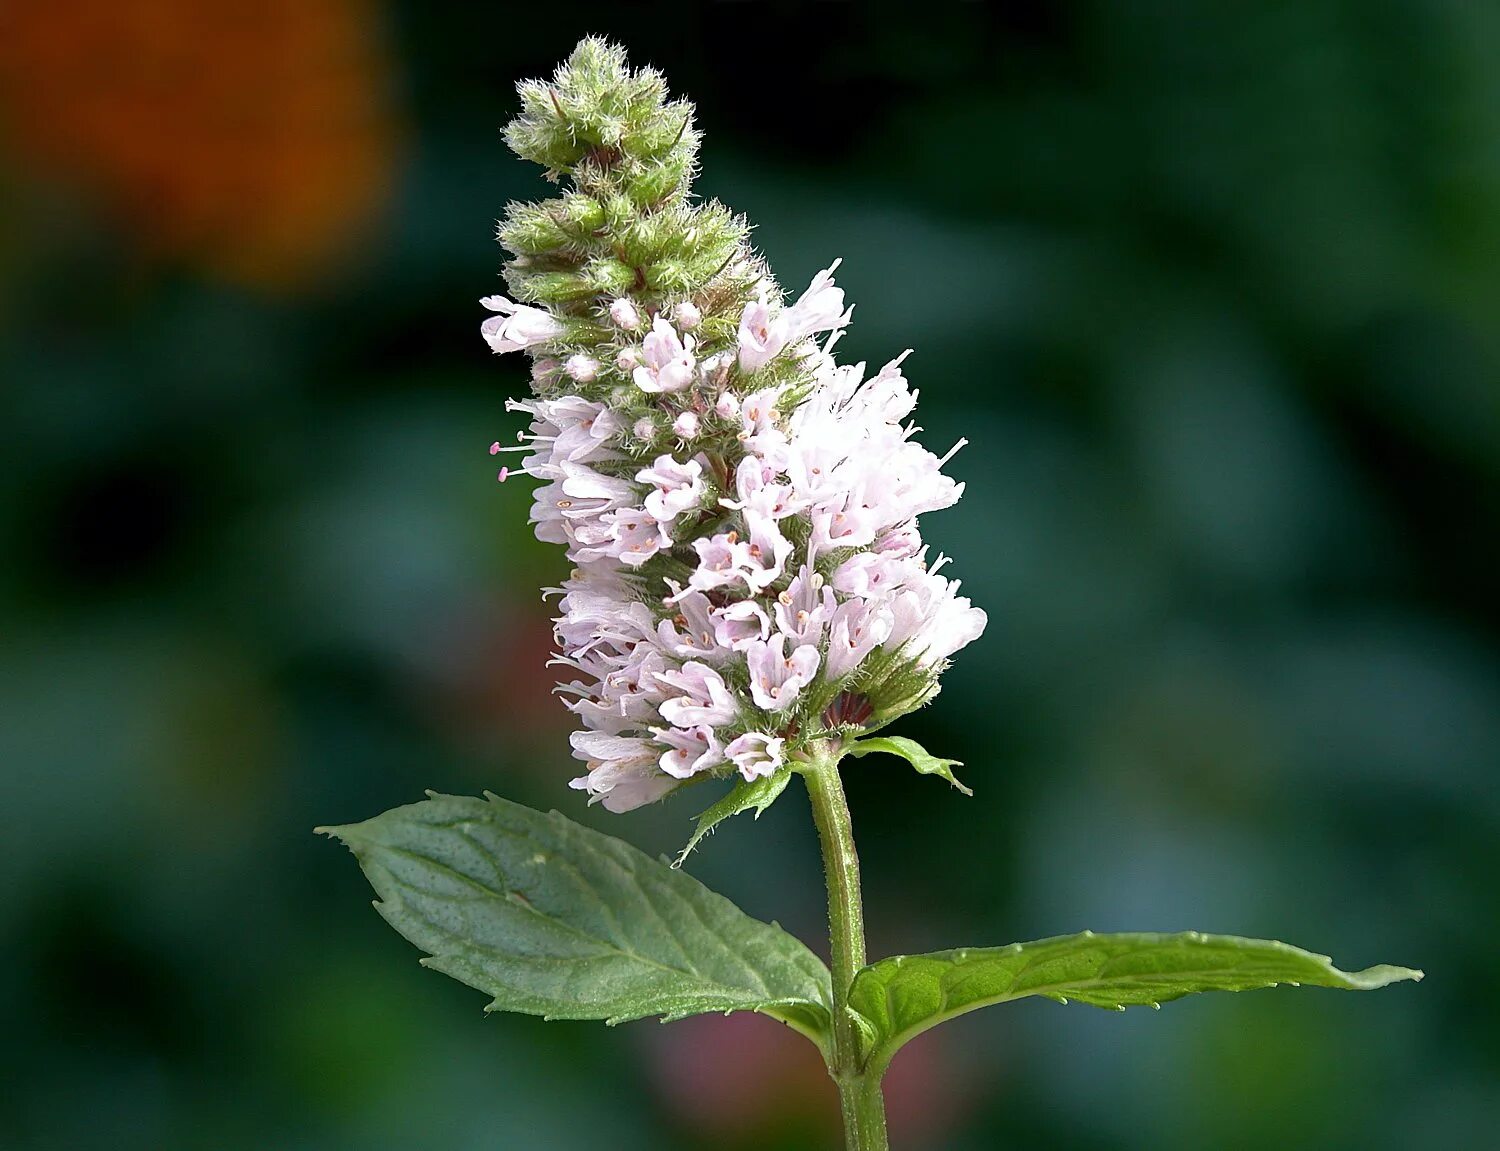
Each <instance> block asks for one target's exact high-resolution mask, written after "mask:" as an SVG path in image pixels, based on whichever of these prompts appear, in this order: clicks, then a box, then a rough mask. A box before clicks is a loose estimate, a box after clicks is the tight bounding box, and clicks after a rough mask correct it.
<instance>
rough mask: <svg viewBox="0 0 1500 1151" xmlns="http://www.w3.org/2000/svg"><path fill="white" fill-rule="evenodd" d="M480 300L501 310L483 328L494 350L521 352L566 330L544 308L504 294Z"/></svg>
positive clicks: (481, 329)
mask: <svg viewBox="0 0 1500 1151" xmlns="http://www.w3.org/2000/svg"><path fill="white" fill-rule="evenodd" d="M479 302H480V303H481V304H483V305H484V306H485V307H486V308H488V309H489V310H490V311H492V312H499V313H500V314H499V315H498V316H491V317H490V318H489V319H488V320H486V321H485V322H484V323H483V324H481V325H480V328H479V330H480V332H481V334H483V336H484V338H485V339H486V340H487V341H489V345H490V350H491V351H493V352H496V353H499V352H519V351H521V350H522V349H523V348H529V347H531V346H532V345H533V344H540V343H545V342H546V341H547V340H550V339H552V338H553V337H554V336H556V335H558V334H559V333H561V332H562V330H563V326H562V324H561V323H559V322H558V321H557V320H556V319H554V318H553V316H552V314H551V313H550V312H547V311H544V310H543V309H541V308H528V307H526V306H525V305H524V304H516V303H512V302H511V301H510V300H507V299H506V298H505V297H504V296H486V297H485V298H484V299H482V300H480V301H479Z"/></svg>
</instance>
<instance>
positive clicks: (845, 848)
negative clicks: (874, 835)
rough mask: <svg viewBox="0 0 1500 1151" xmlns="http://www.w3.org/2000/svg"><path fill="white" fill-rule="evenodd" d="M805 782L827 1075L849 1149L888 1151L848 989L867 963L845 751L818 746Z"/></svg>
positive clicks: (875, 1080) (874, 1080) (881, 1109)
mask: <svg viewBox="0 0 1500 1151" xmlns="http://www.w3.org/2000/svg"><path fill="white" fill-rule="evenodd" d="M811 750H812V755H811V757H810V758H809V760H808V762H807V765H806V767H805V768H804V769H803V770H802V778H803V779H804V780H806V781H807V794H808V797H809V798H810V799H811V800H812V812H813V822H814V823H815V824H817V827H818V840H819V842H820V843H821V844H822V847H823V870H824V874H825V876H826V877H827V880H828V935H829V942H830V944H831V953H832V954H831V958H832V961H833V962H832V969H833V1050H832V1052H831V1055H830V1059H829V1072H830V1073H831V1074H832V1075H833V1081H834V1082H835V1083H837V1084H838V1089H839V1102H840V1104H841V1106H842V1107H843V1112H844V1138H845V1145H846V1147H847V1148H848V1151H887V1148H888V1147H889V1143H888V1142H887V1140H886V1132H885V1099H884V1097H883V1096H882V1095H881V1092H880V1078H879V1076H878V1075H876V1076H870V1075H868V1074H866V1072H865V1068H864V1066H863V1060H862V1058H861V1054H860V1037H859V1032H858V1030H857V1029H856V1027H855V1025H854V1019H853V1017H852V1016H851V1015H850V1014H849V1010H848V1003H849V985H850V984H851V983H853V982H854V976H855V975H856V974H857V973H858V972H859V970H860V968H862V967H863V966H864V965H865V912H864V904H863V902H862V901H861V899H860V893H859V857H858V856H857V855H856V854H855V852H854V824H853V822H852V821H851V820H850V818H849V804H848V802H847V801H846V800H845V799H844V786H843V783H842V782H841V781H840V779H839V760H840V758H842V756H843V749H842V747H841V746H840V745H839V744H838V743H836V742H835V743H830V744H827V745H824V746H821V747H818V746H815V747H814V748H812V749H811Z"/></svg>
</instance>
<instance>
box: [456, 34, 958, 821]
mask: <svg viewBox="0 0 1500 1151" xmlns="http://www.w3.org/2000/svg"><path fill="white" fill-rule="evenodd" d="M521 94H522V102H523V112H522V115H521V116H520V117H519V118H518V120H517V121H516V122H515V123H513V124H512V125H511V126H510V128H509V129H508V130H507V139H508V140H510V141H511V143H512V145H513V146H514V147H515V148H516V150H517V151H518V152H520V153H521V154H522V155H525V156H529V157H530V158H533V159H538V160H539V161H541V162H542V163H544V164H546V165H547V166H548V167H549V169H551V171H552V173H553V175H554V176H555V177H564V176H566V177H569V178H571V180H572V182H573V184H574V190H572V191H570V192H569V193H568V194H566V195H565V196H563V197H562V198H561V199H560V200H554V201H550V202H548V203H544V204H540V205H521V206H517V207H513V208H512V209H511V212H510V215H509V221H508V223H507V224H505V225H503V226H502V229H501V239H502V241H503V242H504V243H506V244H507V246H508V247H510V248H511V250H512V251H513V252H514V253H516V259H514V260H513V261H512V262H511V264H510V266H509V267H508V269H507V282H508V283H509V284H510V286H511V288H512V291H513V294H514V295H516V296H517V297H518V298H519V300H518V302H513V301H511V300H510V299H507V298H505V297H501V296H492V297H489V298H487V299H486V300H484V301H482V302H483V303H484V304H485V306H486V307H488V308H489V309H490V310H491V311H493V312H494V313H495V315H493V316H492V317H490V318H489V319H488V320H486V321H485V322H484V325H483V328H482V332H483V335H484V337H485V339H486V340H487V341H488V342H489V344H490V346H491V348H492V349H493V350H494V351H496V352H508V351H515V350H519V349H526V350H527V351H529V352H530V353H531V354H532V356H533V357H534V363H533V372H532V378H533V381H534V393H535V394H534V396H533V397H532V398H530V399H527V400H521V401H512V402H511V403H510V404H509V406H510V407H511V408H512V409H515V410H520V411H523V412H525V413H527V414H528V415H529V416H530V417H531V425H530V430H529V431H528V432H527V433H524V434H523V441H524V442H523V445H522V446H521V447H520V448H517V449H511V450H518V451H524V452H525V453H526V454H525V458H524V461H523V463H522V465H521V470H524V471H525V472H526V473H527V474H529V475H531V476H533V477H535V478H536V479H537V480H539V481H540V487H539V488H538V489H537V492H536V501H535V504H534V505H533V507H532V512H531V519H532V522H533V523H534V524H535V525H536V532H537V535H538V537H539V538H541V539H543V540H547V541H551V542H555V543H559V544H562V545H564V547H566V549H567V554H568V558H569V559H570V560H571V561H572V563H573V565H574V569H573V571H572V574H571V575H570V576H569V578H568V579H567V580H566V581H565V582H564V583H563V585H562V586H561V587H560V588H556V589H552V590H553V591H555V592H556V593H557V594H558V595H559V597H560V599H559V603H558V606H559V614H558V616H557V618H556V621H555V636H556V640H557V644H558V649H559V651H558V656H557V661H556V662H558V663H559V664H561V665H563V666H566V667H567V668H569V669H571V673H572V677H571V678H570V679H569V680H568V682H566V683H564V684H562V685H560V687H559V691H560V692H561V693H562V694H563V695H564V696H565V697H566V704H567V706H568V707H569V709H570V710H572V711H573V712H574V714H575V715H576V716H577V717H578V720H579V722H580V725H581V727H580V730H578V731H576V732H575V733H574V735H573V737H572V744H573V749H574V753H575V755H576V756H577V758H578V759H580V760H581V761H583V763H584V764H585V771H584V773H583V774H582V775H580V776H579V777H578V778H577V779H575V780H574V781H573V786H574V787H576V788H579V789H582V790H586V791H588V792H589V794H590V796H591V797H593V798H595V799H597V800H600V801H602V802H603V803H604V805H605V806H606V807H608V808H609V809H610V810H613V811H624V810H628V809H630V808H633V807H637V806H640V805H641V804H644V803H648V802H651V801H653V800H655V799H658V798H660V797H661V796H663V795H665V794H667V793H668V792H670V791H672V790H673V789H675V788H677V787H679V786H681V785H682V784H683V783H684V782H686V781H688V780H693V779H697V778H702V777H707V776H722V775H729V774H732V773H733V774H737V775H738V776H740V777H742V778H743V779H745V780H755V779H758V778H762V777H765V776H769V775H771V774H773V773H775V772H776V771H778V770H780V769H781V768H782V767H783V766H784V765H785V764H786V763H787V762H788V760H789V759H790V758H792V757H794V756H796V755H797V753H798V751H799V749H800V748H801V747H802V746H803V745H804V744H805V743H807V742H808V741H809V740H811V739H814V738H817V737H819V736H823V735H825V734H826V733H828V732H854V731H860V730H864V729H866V728H868V727H870V726H873V725H876V724H882V723H885V722H887V721H889V720H890V719H891V718H893V717H894V716H897V715H900V714H902V713H904V712H906V711H910V710H912V709H913V708H915V707H919V706H921V704H923V703H924V702H926V701H927V700H928V699H929V698H931V696H932V695H933V694H934V693H935V692H936V691H937V686H938V676H939V674H940V673H941V671H942V669H943V668H944V666H945V665H946V662H947V659H948V657H949V656H951V655H952V654H953V653H954V652H955V651H957V650H958V649H959V648H961V647H963V646H964V645H965V644H967V643H969V642H970V641H971V640H973V639H974V638H975V637H977V636H978V635H979V634H980V632H981V631H982V630H983V628H984V624H985V616H984V613H983V612H982V611H980V610H979V609H978V608H975V607H973V606H972V605H971V604H970V603H969V601H968V599H966V598H965V597H963V596H961V595H959V594H958V590H959V589H958V584H957V583H956V582H954V581H950V580H949V579H947V578H946V577H945V576H944V575H943V574H941V569H942V568H943V567H944V566H945V563H946V560H945V559H944V558H943V557H941V556H939V557H936V558H934V559H929V556H928V550H927V548H926V547H925V546H924V545H923V543H922V538H921V535H920V532H919V530H918V517H919V516H921V515H923V514H924V513H927V512H931V511H936V510H938V509H940V508H945V507H949V506H951V505H952V504H953V503H954V502H956V501H957V500H958V498H959V496H960V495H961V494H962V491H963V485H962V484H959V483H955V482H954V481H953V480H952V479H950V478H949V477H948V476H946V475H944V474H943V471H942V467H943V465H944V463H946V462H947V459H948V456H951V455H952V452H951V451H950V452H949V453H948V456H944V457H942V458H939V457H937V456H935V455H933V454H932V453H931V452H929V451H928V450H927V449H926V448H924V447H922V446H921V445H920V444H919V443H918V442H917V441H916V440H915V439H914V438H913V432H914V431H915V428H914V427H913V425H911V424H910V423H909V422H907V421H908V417H909V416H910V414H911V412H912V409H913V407H914V405H915V403H916V394H915V393H914V392H913V391H911V389H910V388H909V386H908V383H907V380H906V378H905V376H904V375H903V373H902V360H904V358H905V357H904V356H903V357H901V358H900V359H897V360H894V361H892V362H891V363H889V364H886V365H885V366H884V367H883V368H882V369H881V370H880V371H879V372H877V373H875V374H874V375H873V376H871V377H869V378H868V379H866V378H865V377H866V372H865V367H864V365H863V364H855V365H847V366H840V365H838V364H837V363H836V362H835V360H834V358H833V356H832V354H831V353H832V349H833V345H834V344H835V343H836V342H837V339H838V336H839V334H840V332H841V331H842V330H843V329H844V328H845V327H846V326H847V325H848V323H849V322H850V318H851V309H848V308H846V307H845V303H844V293H843V290H842V289H841V288H839V287H838V285H837V283H836V282H835V280H834V271H835V270H836V269H837V266H838V265H837V263H835V264H834V266H833V267H830V268H829V269H827V270H826V271H824V272H822V273H820V274H819V275H818V276H817V277H816V278H815V279H814V280H813V282H812V284H811V285H809V287H808V288H807V290H806V291H805V292H803V293H802V294H801V295H800V296H799V297H798V298H797V300H796V301H795V302H794V303H788V302H786V301H785V300H783V298H782V296H781V293H780V291H779V290H778V289H777V287H776V285H775V281H774V280H773V279H772V278H771V276H770V273H769V271H768V270H767V269H766V268H765V266H764V264H763V263H762V262H761V261H760V260H759V259H758V258H757V257H756V256H755V255H754V254H753V253H752V252H751V250H750V249H749V247H748V245H747V243H746V241H745V226H744V223H743V221H740V220H737V219H735V218H733V217H731V216H730V215H729V214H728V212H727V211H726V210H725V209H723V208H722V207H721V206H719V205H717V204H694V203H691V202H690V200H689V190H688V189H689V183H690V178H691V173H692V170H693V163H694V159H693V158H694V155H695V153H696V148H697V135H696V133H695V132H694V131H693V129H692V110H691V107H690V106H688V105H686V104H684V103H682V102H668V101H667V100H666V96H665V91H664V88H663V86H662V84H661V82H660V78H659V77H658V76H657V75H656V74H655V73H654V72H651V71H650V70H649V69H647V70H642V71H637V72H632V71H630V70H629V69H628V68H627V67H626V65H625V61H624V57H623V53H621V52H620V51H619V50H618V49H616V48H614V47H612V46H610V45H608V44H605V43H603V42H600V41H595V40H590V41H585V42H584V43H583V44H581V45H580V46H579V48H578V49H577V50H576V51H575V53H574V55H573V56H572V57H571V58H570V59H569V61H568V62H567V63H565V64H564V65H563V67H562V68H561V69H559V72H558V74H557V76H556V77H555V78H554V80H553V82H552V83H551V84H542V83H529V84H524V85H522V86H521ZM673 173H675V174H676V176H674V177H673V178H671V179H669V178H668V175H670V174H673ZM678 177H680V178H678ZM581 201H586V202H587V203H582V202H581ZM589 205H593V206H594V207H596V208H597V209H598V210H597V211H594V210H593V209H592V208H590V207H589ZM820 337H821V339H822V343H821V345H820V344H819V343H818V342H817V340H818V338H820ZM502 450H507V449H502V448H500V447H499V445H498V444H497V445H495V446H494V447H493V448H492V451H502ZM954 450H957V448H956V447H955V449H954ZM507 474H508V471H502V473H501V478H502V479H503V478H505V476H506V475H507Z"/></svg>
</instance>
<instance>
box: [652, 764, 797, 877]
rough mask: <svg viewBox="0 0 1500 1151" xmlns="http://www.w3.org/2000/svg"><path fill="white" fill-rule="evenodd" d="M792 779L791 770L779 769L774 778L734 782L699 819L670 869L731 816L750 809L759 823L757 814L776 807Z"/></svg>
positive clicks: (678, 865) (676, 865)
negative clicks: (753, 810)
mask: <svg viewBox="0 0 1500 1151" xmlns="http://www.w3.org/2000/svg"><path fill="white" fill-rule="evenodd" d="M791 778H792V773H791V769H789V768H782V769H781V770H780V771H778V772H777V773H776V774H775V775H768V776H762V777H761V778H759V779H751V780H744V779H741V780H739V781H737V782H736V783H735V785H734V786H733V787H732V788H730V789H729V791H728V792H726V793H725V795H724V796H723V797H722V798H721V799H720V800H719V801H718V802H717V803H715V804H714V805H713V806H712V807H710V808H709V809H708V810H707V811H705V812H703V813H702V814H700V815H699V816H698V826H697V827H695V828H694V829H693V837H692V838H691V839H689V840H688V841H687V846H686V847H684V848H683V849H682V854H681V855H679V856H678V857H677V862H676V863H674V864H673V865H672V866H673V867H681V866H682V864H683V861H684V860H686V859H687V857H688V856H689V855H690V854H691V853H692V850H693V848H695V847H697V846H698V842H699V841H700V840H701V839H702V838H703V837H704V836H705V835H707V834H708V833H709V832H710V831H712V830H713V829H714V828H715V827H717V826H718V825H719V824H721V823H723V822H724V821H725V820H726V819H728V818H729V817H730V816H732V815H738V814H739V813H740V812H742V811H749V810H750V809H751V808H752V807H753V808H754V809H755V818H756V819H759V818H760V813H761V812H763V811H765V809H766V808H768V807H770V806H771V804H773V803H775V802H776V799H777V797H778V796H780V795H781V793H782V792H783V791H785V790H786V785H787V782H788V781H789V780H790V779H791Z"/></svg>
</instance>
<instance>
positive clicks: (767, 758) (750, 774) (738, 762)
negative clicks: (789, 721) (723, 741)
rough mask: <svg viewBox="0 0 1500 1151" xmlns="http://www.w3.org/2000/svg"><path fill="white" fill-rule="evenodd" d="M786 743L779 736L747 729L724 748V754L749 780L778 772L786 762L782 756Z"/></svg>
mask: <svg viewBox="0 0 1500 1151" xmlns="http://www.w3.org/2000/svg"><path fill="white" fill-rule="evenodd" d="M785 744H786V741H785V740H784V739H782V738H781V737H779V736H774V735H765V734H764V733H762V732H759V731H747V732H746V733H745V734H744V735H742V736H739V737H738V738H736V739H734V740H732V741H731V742H730V743H729V746H727V747H726V748H725V749H724V755H725V756H726V757H727V758H728V759H730V760H732V761H733V763H734V765H735V767H737V768H739V769H740V774H741V775H742V776H744V777H745V779H746V781H747V782H748V781H750V780H754V779H763V778H765V777H766V776H768V775H775V774H776V771H777V769H778V768H780V767H781V765H782V764H783V763H784V762H785V760H784V758H783V756H782V748H783V747H784V746H785Z"/></svg>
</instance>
